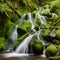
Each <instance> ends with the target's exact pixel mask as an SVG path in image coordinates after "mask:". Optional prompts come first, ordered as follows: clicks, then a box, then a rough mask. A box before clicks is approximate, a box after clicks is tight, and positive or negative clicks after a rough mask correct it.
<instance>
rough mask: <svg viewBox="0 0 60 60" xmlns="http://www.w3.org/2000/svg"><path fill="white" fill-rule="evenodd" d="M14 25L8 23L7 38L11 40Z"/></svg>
mask: <svg viewBox="0 0 60 60" xmlns="http://www.w3.org/2000/svg"><path fill="white" fill-rule="evenodd" d="M14 26H15V25H14V23H12V22H10V21H8V24H7V27H6V31H5V38H9V36H10V35H11V33H12V32H13V30H14Z"/></svg>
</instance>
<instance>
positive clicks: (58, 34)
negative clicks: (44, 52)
mask: <svg viewBox="0 0 60 60" xmlns="http://www.w3.org/2000/svg"><path fill="white" fill-rule="evenodd" d="M56 38H57V39H60V29H58V30H57V31H56Z"/></svg>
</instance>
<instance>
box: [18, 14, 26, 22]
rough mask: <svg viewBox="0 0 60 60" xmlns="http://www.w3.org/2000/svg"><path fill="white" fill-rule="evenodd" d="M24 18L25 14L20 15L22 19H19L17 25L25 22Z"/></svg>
mask: <svg viewBox="0 0 60 60" xmlns="http://www.w3.org/2000/svg"><path fill="white" fill-rule="evenodd" d="M25 16H26V14H24V15H22V17H21V18H20V20H19V21H18V23H21V22H23V21H24V20H25Z"/></svg>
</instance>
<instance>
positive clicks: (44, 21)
mask: <svg viewBox="0 0 60 60" xmlns="http://www.w3.org/2000/svg"><path fill="white" fill-rule="evenodd" d="M36 18H39V19H40V21H41V23H42V24H47V22H46V19H45V17H44V16H42V15H40V14H39V13H37V14H36Z"/></svg>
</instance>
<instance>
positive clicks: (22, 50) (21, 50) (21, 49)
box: [15, 34, 34, 53]
mask: <svg viewBox="0 0 60 60" xmlns="http://www.w3.org/2000/svg"><path fill="white" fill-rule="evenodd" d="M33 36H34V35H31V34H30V35H29V36H28V37H27V38H25V39H24V41H23V42H22V43H21V44H20V45H19V46H18V48H17V49H16V51H15V52H16V53H25V51H26V49H27V46H28V44H29V42H30V41H31V39H32V37H33Z"/></svg>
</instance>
